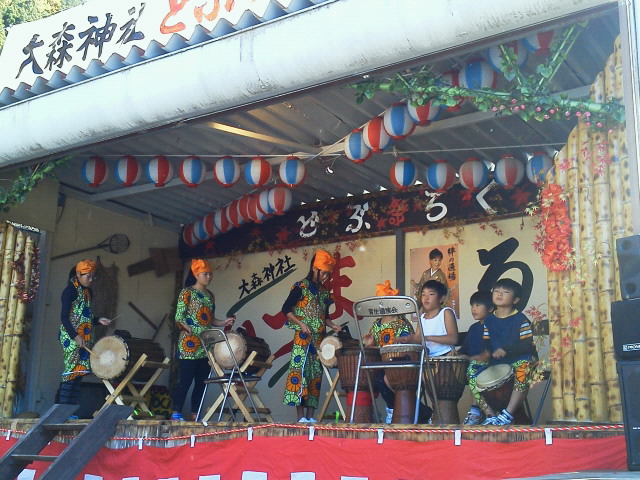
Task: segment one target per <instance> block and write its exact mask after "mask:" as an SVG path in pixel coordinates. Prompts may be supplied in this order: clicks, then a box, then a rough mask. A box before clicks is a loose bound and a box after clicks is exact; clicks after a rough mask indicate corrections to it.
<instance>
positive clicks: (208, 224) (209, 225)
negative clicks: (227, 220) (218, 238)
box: [202, 212, 217, 238]
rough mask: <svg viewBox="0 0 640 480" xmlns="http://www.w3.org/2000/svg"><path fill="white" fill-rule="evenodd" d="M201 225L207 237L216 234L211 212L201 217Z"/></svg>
mask: <svg viewBox="0 0 640 480" xmlns="http://www.w3.org/2000/svg"><path fill="white" fill-rule="evenodd" d="M202 225H203V226H204V229H205V231H206V232H207V235H208V237H207V238H211V237H214V236H215V235H216V233H217V232H216V225H215V219H214V214H213V212H211V213H208V214H207V215H205V216H204V217H203V219H202Z"/></svg>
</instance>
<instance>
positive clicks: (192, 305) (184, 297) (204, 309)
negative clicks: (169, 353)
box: [175, 287, 215, 360]
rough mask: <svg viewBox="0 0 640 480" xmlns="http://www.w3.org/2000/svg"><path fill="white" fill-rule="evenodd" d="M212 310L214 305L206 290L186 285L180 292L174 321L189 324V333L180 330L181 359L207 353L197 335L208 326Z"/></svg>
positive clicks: (203, 355) (201, 356) (197, 357)
mask: <svg viewBox="0 0 640 480" xmlns="http://www.w3.org/2000/svg"><path fill="white" fill-rule="evenodd" d="M214 310H215V305H214V303H213V301H212V296H211V294H210V293H209V291H208V290H207V291H206V292H201V291H200V290H198V289H196V288H193V287H187V288H184V289H183V290H182V291H181V292H180V295H178V304H177V306H176V318H175V320H176V323H183V324H185V325H189V327H191V334H188V333H187V332H185V331H184V330H180V337H179V339H178V355H179V358H181V359H183V360H197V359H199V358H206V356H207V353H206V352H205V351H204V347H203V346H202V343H201V342H200V337H199V336H198V335H200V334H201V333H202V332H203V331H205V330H207V329H208V328H210V325H211V319H212V318H213V313H214Z"/></svg>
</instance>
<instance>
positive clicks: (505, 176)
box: [493, 154, 524, 189]
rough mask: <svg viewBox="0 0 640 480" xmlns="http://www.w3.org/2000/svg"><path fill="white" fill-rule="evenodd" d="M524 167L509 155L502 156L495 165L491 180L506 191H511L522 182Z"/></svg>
mask: <svg viewBox="0 0 640 480" xmlns="http://www.w3.org/2000/svg"><path fill="white" fill-rule="evenodd" d="M522 177H524V165H523V164H522V162H521V161H520V160H518V159H517V158H516V157H514V156H513V155H511V154H504V155H502V156H501V157H500V160H498V162H497V163H496V168H495V170H494V171H493V179H494V180H495V181H496V182H497V183H498V184H499V185H502V186H503V187H504V188H506V189H512V188H513V187H515V186H516V185H518V184H519V183H520V182H521V181H522Z"/></svg>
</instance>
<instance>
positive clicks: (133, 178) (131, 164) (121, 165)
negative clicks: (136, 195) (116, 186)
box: [115, 155, 142, 187]
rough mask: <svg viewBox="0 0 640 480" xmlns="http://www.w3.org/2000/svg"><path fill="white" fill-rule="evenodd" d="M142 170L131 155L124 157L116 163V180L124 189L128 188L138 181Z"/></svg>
mask: <svg viewBox="0 0 640 480" xmlns="http://www.w3.org/2000/svg"><path fill="white" fill-rule="evenodd" d="M141 173H142V169H141V168H140V163H138V160H136V157H134V156H133V155H125V156H124V157H122V158H121V159H120V160H118V162H117V163H116V171H115V176H116V179H117V180H118V181H119V182H120V183H121V184H122V185H123V186H125V187H130V186H131V185H133V184H134V183H136V182H137V181H138V180H140V174H141Z"/></svg>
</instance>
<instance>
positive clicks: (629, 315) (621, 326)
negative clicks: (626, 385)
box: [611, 298, 640, 360]
mask: <svg viewBox="0 0 640 480" xmlns="http://www.w3.org/2000/svg"><path fill="white" fill-rule="evenodd" d="M639 316H640V298H634V299H632V300H622V301H621V302H612V303H611V328H612V330H613V348H614V349H615V351H616V356H617V357H618V360H635V359H639V360H640V318H639Z"/></svg>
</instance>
